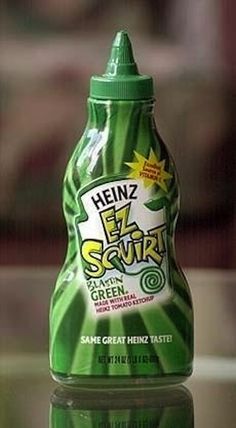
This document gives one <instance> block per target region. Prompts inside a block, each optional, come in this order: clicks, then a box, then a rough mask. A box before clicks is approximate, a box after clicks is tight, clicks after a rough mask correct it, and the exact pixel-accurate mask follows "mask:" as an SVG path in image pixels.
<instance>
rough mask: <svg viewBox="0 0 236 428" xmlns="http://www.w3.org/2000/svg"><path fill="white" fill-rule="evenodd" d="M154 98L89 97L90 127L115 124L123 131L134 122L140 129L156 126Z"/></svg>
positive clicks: (103, 126) (101, 127)
mask: <svg viewBox="0 0 236 428" xmlns="http://www.w3.org/2000/svg"><path fill="white" fill-rule="evenodd" d="M154 102H155V101H154V99H153V98H151V99H147V100H134V101H132V100H130V101H123V100H115V101H114V100H112V101H110V100H98V99H94V98H88V123H87V126H88V127H89V128H98V129H99V130H102V129H104V128H105V127H110V126H113V125H115V127H116V130H118V129H119V131H120V132H121V133H122V130H123V131H124V132H125V130H126V131H127V129H126V128H127V126H129V125H130V124H133V126H138V127H139V129H141V128H143V127H144V128H147V127H151V128H153V126H154V114H153V111H154ZM133 122H134V123H133Z"/></svg>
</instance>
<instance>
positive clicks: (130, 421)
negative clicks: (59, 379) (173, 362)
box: [50, 387, 194, 428]
mask: <svg viewBox="0 0 236 428" xmlns="http://www.w3.org/2000/svg"><path fill="white" fill-rule="evenodd" d="M173 427H174V428H193V427H194V415H193V400H192V396H191V393H190V392H189V391H188V390H187V389H186V388H185V387H179V388H168V389H159V390H144V391H122V392H121V391H120V392H103V391H101V390H100V391H92V392H88V391H87V392H86V391H82V392H78V391H73V390H68V389H67V390H65V389H63V388H57V389H56V390H55V391H54V393H53V395H52V398H51V410H50V428H173Z"/></svg>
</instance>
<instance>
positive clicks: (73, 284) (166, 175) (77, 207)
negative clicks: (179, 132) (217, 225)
mask: <svg viewBox="0 0 236 428" xmlns="http://www.w3.org/2000/svg"><path fill="white" fill-rule="evenodd" d="M88 106H89V120H88V124H87V127H86V129H85V132H84V135H83V136H82V139H81V141H80V143H79V144H78V146H77V147H76V149H75V151H74V153H73V155H72V158H71V160H70V162H69V164H68V167H67V171H66V174H65V179H64V191H63V192H64V193H63V208H64V213H65V218H66V223H67V227H68V250H67V256H66V260H65V263H64V266H63V268H62V270H61V272H60V274H59V277H58V280H57V283H56V287H55V291H54V294H53V296H52V301H51V311H50V366H51V371H52V374H53V376H54V378H55V379H56V380H58V381H59V382H62V383H65V384H71V385H80V386H85V385H87V386H89V385H91V386H95V385H96V384H98V383H99V384H100V385H101V384H103V385H108V386H118V387H119V386H124V385H129V386H132V385H133V386H135V385H139V386H140V385H143V386H145V385H147V386H148V385H150V384H168V383H180V382H182V381H183V380H184V379H185V378H186V377H187V376H189V375H190V374H191V371H192V358H193V313H192V303H191V296H190V291H189V288H188V285H187V282H186V280H185V278H184V276H183V274H182V271H181V270H180V268H179V266H178V265H177V263H176V258H175V250H174V232H175V224H176V220H177V215H178V206H179V194H178V193H179V191H178V182H177V177H176V171H175V167H174V165H173V162H172V160H171V159H170V157H169V154H168V152H167V150H166V147H165V146H164V144H163V142H162V141H161V139H160V137H159V136H158V134H157V131H156V128H155V123H154V119H153V101H152V100H146V101H112V102H111V101H99V100H94V99H89V101H88Z"/></svg>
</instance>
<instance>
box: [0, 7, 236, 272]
mask: <svg viewBox="0 0 236 428" xmlns="http://www.w3.org/2000/svg"><path fill="white" fill-rule="evenodd" d="M235 9H236V2H235V1H234V0H228V1H224V0H197V1H196V0H171V1H170V0H165V1H163V0H156V1H155V0H129V1H125V0H119V1H118V2H117V1H114V0H109V1H105V0H31V1H27V0H5V3H4V4H3V5H2V14H1V41H0V49H1V62H0V99H1V119H0V227H1V240H0V244H1V250H0V264H8V265H9V264H18V265H19V264H24V265H27V264H33V265H42V264H61V263H62V261H63V257H64V253H65V248H66V229H65V225H64V220H63V216H62V209H61V184H62V177H63V173H64V170H65V166H66V164H67V161H68V158H69V156H70V154H71V152H72V150H73V147H74V145H75V142H76V140H77V139H78V138H79V136H80V135H81V132H82V130H83V129H84V126H85V123H86V115H87V112H86V97H87V95H88V87H89V78H90V76H91V75H92V74H96V73H102V72H103V70H104V66H105V63H106V60H107V57H108V54H109V49H110V46H111V41H112V39H113V37H114V34H115V33H116V31H117V30H119V29H127V30H128V32H129V34H130V36H131V39H132V42H133V47H134V51H135V57H136V60H137V62H138V65H139V69H140V71H141V72H143V73H146V74H151V75H152V76H153V77H154V79H155V82H156V97H157V106H156V119H157V124H158V127H159V130H160V132H161V134H162V137H163V138H164V140H165V142H166V144H167V145H168V147H169V149H170V151H171V153H172V155H173V157H174V159H175V161H176V164H177V168H178V171H179V176H180V182H181V190H182V204H181V215H180V220H179V223H178V233H177V235H178V236H177V247H178V256H179V259H180V261H181V263H182V264H183V265H185V266H201V267H219V268H233V267H236V214H235V188H236V185H235V184H236V174H235V171H236V168H235V166H236V162H235V153H236V151H235V141H234V134H233V98H234V94H235V77H236V68H235V62H234V61H235V56H234V38H233V33H234V16H235V14H234V12H235Z"/></svg>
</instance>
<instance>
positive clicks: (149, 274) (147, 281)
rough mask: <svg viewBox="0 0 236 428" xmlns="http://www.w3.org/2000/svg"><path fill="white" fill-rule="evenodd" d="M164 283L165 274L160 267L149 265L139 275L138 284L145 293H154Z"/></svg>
mask: <svg viewBox="0 0 236 428" xmlns="http://www.w3.org/2000/svg"><path fill="white" fill-rule="evenodd" d="M164 285H165V275H164V272H163V270H162V269H160V268H155V267H154V268H153V267H149V268H146V269H145V271H144V272H143V273H142V275H141V281H140V286H141V289H142V290H143V292H144V293H146V294H156V293H159V291H161V290H162V288H163V287H164Z"/></svg>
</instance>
